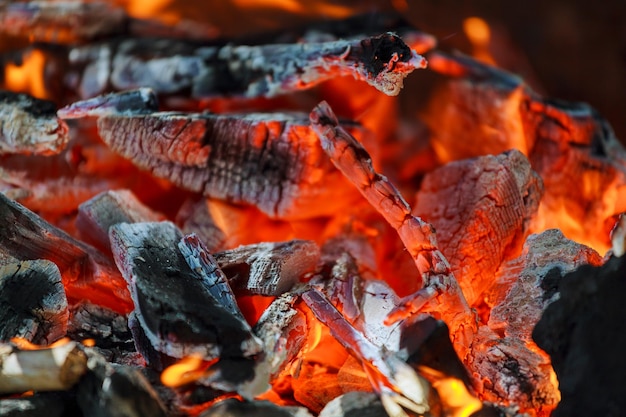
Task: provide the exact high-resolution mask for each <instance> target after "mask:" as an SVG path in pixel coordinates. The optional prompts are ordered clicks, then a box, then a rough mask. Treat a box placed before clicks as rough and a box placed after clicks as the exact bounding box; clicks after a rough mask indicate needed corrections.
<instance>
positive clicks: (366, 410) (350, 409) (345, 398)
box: [319, 391, 388, 417]
mask: <svg viewBox="0 0 626 417" xmlns="http://www.w3.org/2000/svg"><path fill="white" fill-rule="evenodd" d="M352 415H355V416H356V415H358V416H361V417H387V416H388V414H387V412H386V411H385V408H384V407H383V405H382V403H381V402H380V399H379V398H378V396H377V395H376V394H374V393H371V392H362V391H354V392H348V393H346V394H344V395H340V396H339V397H337V398H335V399H334V400H332V401H330V402H329V403H328V404H326V406H325V407H324V408H323V409H322V411H321V412H320V414H319V417H344V416H352Z"/></svg>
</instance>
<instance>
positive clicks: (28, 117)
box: [0, 91, 69, 155]
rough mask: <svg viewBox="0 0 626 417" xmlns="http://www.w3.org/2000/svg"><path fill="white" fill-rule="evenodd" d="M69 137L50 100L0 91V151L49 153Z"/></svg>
mask: <svg viewBox="0 0 626 417" xmlns="http://www.w3.org/2000/svg"><path fill="white" fill-rule="evenodd" d="M68 140H69V135H68V128H67V125H66V124H65V122H63V121H62V120H59V119H58V118H57V117H56V106H55V105H54V103H52V102H51V101H45V100H38V99H36V98H34V97H31V96H28V95H26V94H17V93H11V92H7V91H0V154H6V153H23V154H40V155H52V154H56V153H59V152H61V151H62V150H63V148H64V147H65V145H66V144H67V142H68Z"/></svg>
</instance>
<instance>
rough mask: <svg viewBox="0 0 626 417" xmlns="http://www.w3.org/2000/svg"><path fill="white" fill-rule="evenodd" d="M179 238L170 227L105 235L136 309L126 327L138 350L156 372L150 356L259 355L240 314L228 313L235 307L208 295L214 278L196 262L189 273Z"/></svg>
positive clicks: (120, 228) (121, 228) (126, 228)
mask: <svg viewBox="0 0 626 417" xmlns="http://www.w3.org/2000/svg"><path fill="white" fill-rule="evenodd" d="M182 238H183V236H182V234H181V233H180V232H179V231H178V229H176V227H175V226H174V225H173V224H172V223H169V222H162V223H134V224H128V223H120V224H116V225H114V226H112V227H111V229H110V239H111V245H112V250H113V256H114V258H115V262H116V263H117V265H118V267H119V269H120V270H121V271H122V274H123V275H124V278H125V279H126V281H127V282H128V285H129V287H130V291H131V296H132V298H133V301H134V303H135V310H134V311H133V312H132V313H131V316H130V318H129V322H130V323H129V324H130V327H131V330H133V335H134V337H135V342H136V344H137V349H138V350H139V351H140V353H142V354H143V355H144V357H146V359H147V360H148V361H149V362H155V363H154V365H155V366H157V367H161V365H160V364H158V363H157V362H158V361H153V360H152V358H154V357H155V352H156V353H161V354H165V355H167V356H168V357H170V358H179V359H180V358H182V357H184V356H187V355H191V354H197V355H200V356H201V357H203V358H204V359H206V360H212V359H216V358H245V357H250V356H253V355H255V354H257V353H259V352H260V350H261V344H260V341H259V340H258V339H257V338H256V337H255V336H254V335H253V334H252V331H251V329H250V326H249V325H248V324H247V323H246V322H245V321H244V320H243V319H242V315H241V313H239V312H238V310H237V312H238V314H234V313H233V308H234V307H233V306H236V303H235V301H234V300H230V301H229V303H228V304H223V303H222V302H220V299H223V298H224V297H226V298H227V299H228V295H227V294H221V297H220V298H216V297H215V296H214V295H213V288H214V287H215V289H218V291H219V288H220V285H218V282H217V281H218V280H219V277H218V276H216V275H215V274H213V275H210V274H209V273H208V272H210V271H206V270H204V269H203V268H204V265H203V263H201V262H200V259H196V258H195V257H194V258H191V260H192V261H197V264H196V265H197V267H198V268H199V269H198V270H196V269H195V268H196V266H194V269H192V268H190V266H189V265H188V262H187V260H186V259H185V256H183V254H182V253H181V252H180V251H179V248H178V245H179V242H180V241H181V239H182ZM210 267H211V265H209V268H210ZM210 280H213V281H212V282H211V281H210ZM216 285H217V286H216ZM221 288H222V289H223V288H224V287H223V286H221Z"/></svg>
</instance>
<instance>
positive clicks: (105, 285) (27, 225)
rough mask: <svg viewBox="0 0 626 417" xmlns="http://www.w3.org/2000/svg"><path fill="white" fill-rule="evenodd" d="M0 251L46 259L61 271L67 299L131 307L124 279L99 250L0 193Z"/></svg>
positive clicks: (124, 309)
mask: <svg viewBox="0 0 626 417" xmlns="http://www.w3.org/2000/svg"><path fill="white" fill-rule="evenodd" d="M0 218H2V219H3V221H4V224H3V227H0V251H1V252H4V253H5V254H7V255H9V256H12V257H14V258H16V259H19V260H29V259H47V260H49V261H52V262H54V263H55V264H56V265H57V266H58V267H59V270H60V271H61V276H62V277H63V283H64V285H65V290H66V292H67V297H68V299H69V300H70V301H78V300H81V299H87V300H92V301H94V302H98V303H99V304H101V305H103V306H106V307H108V308H111V309H114V310H115V311H118V312H127V311H129V310H130V307H131V301H130V297H129V294H128V290H127V288H126V283H125V282H124V279H123V278H122V277H121V275H120V274H119V271H118V270H117V268H116V267H115V265H114V264H113V263H112V262H111V261H110V260H109V258H107V257H105V256H104V255H103V254H102V253H101V252H99V251H97V250H96V249H94V248H93V247H91V246H89V245H86V244H84V243H82V242H80V241H77V240H76V239H74V238H72V237H71V236H69V235H68V234H67V233H65V232H63V231H62V230H60V229H57V228H56V227H54V226H52V225H51V224H49V223H47V222H46V221H44V220H43V219H42V218H40V217H39V216H37V215H36V214H35V213H33V212H32V211H30V210H28V209H27V208H25V207H24V206H22V205H20V204H18V203H16V202H15V201H12V200H10V199H8V198H7V197H6V196H4V195H3V194H1V193H0Z"/></svg>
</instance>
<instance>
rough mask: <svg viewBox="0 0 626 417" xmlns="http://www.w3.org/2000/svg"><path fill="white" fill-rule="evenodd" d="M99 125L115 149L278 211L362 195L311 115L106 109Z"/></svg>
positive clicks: (185, 181) (301, 210) (210, 189)
mask: <svg viewBox="0 0 626 417" xmlns="http://www.w3.org/2000/svg"><path fill="white" fill-rule="evenodd" d="M98 131H99V133H100V136H101V137H102V139H103V140H104V141H105V142H106V143H107V144H108V145H109V146H110V148H111V149H112V150H114V151H115V152H117V153H119V154H120V155H121V156H123V157H125V158H128V159H130V160H131V161H133V163H134V164H135V165H137V166H138V167H140V168H142V169H146V170H150V171H151V172H152V173H153V174H154V175H155V176H157V177H161V178H165V179H168V180H169V181H171V182H173V183H174V184H176V185H178V186H180V187H182V188H184V189H187V190H190V191H193V192H199V193H202V194H204V195H206V196H211V197H215V198H219V199H225V200H228V201H231V202H234V203H247V204H252V205H255V206H257V207H258V208H259V209H260V210H261V211H263V212H264V213H266V214H268V215H270V216H272V217H281V218H288V219H301V218H307V217H313V216H322V215H330V214H332V213H335V212H337V211H339V210H342V209H343V208H345V207H346V206H347V205H349V204H351V203H353V202H354V201H355V199H357V198H358V194H357V193H355V192H354V191H353V189H352V187H350V185H349V184H347V183H346V182H345V180H344V179H343V178H342V176H341V174H340V173H339V172H338V171H337V170H336V169H335V168H334V167H333V166H332V164H331V163H330V162H329V161H328V160H327V159H326V158H325V157H324V154H323V152H322V149H321V147H320V145H319V144H318V142H317V139H316V137H315V135H314V134H313V132H312V131H311V129H310V127H309V126H308V121H307V119H306V117H305V116H303V115H297V114H248V115H212V114H181V113H171V112H164V113H152V114H149V115H142V114H139V115H129V114H119V115H112V116H105V117H101V118H100V119H99V120H98ZM352 131H353V132H354V134H357V135H359V136H362V135H364V132H362V131H361V129H359V128H356V127H355V128H354V129H352ZM320 201H324V204H319V202H320Z"/></svg>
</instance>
